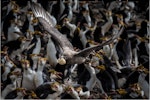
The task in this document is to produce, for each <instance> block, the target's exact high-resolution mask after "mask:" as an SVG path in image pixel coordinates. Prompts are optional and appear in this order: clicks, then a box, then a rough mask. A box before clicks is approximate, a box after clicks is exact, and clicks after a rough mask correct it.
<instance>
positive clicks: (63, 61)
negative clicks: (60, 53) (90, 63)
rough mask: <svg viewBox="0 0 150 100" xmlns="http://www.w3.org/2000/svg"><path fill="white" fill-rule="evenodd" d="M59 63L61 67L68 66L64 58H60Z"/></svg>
mask: <svg viewBox="0 0 150 100" xmlns="http://www.w3.org/2000/svg"><path fill="white" fill-rule="evenodd" d="M57 61H58V63H59V64H60V65H65V64H66V60H65V59H64V58H59V59H58V60H57Z"/></svg>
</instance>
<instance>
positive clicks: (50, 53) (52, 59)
mask: <svg viewBox="0 0 150 100" xmlns="http://www.w3.org/2000/svg"><path fill="white" fill-rule="evenodd" d="M47 58H48V61H49V63H50V65H52V66H56V64H57V57H56V48H55V45H54V44H53V42H52V41H50V43H48V44H47Z"/></svg>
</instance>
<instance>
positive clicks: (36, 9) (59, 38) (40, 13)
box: [31, 3, 73, 49]
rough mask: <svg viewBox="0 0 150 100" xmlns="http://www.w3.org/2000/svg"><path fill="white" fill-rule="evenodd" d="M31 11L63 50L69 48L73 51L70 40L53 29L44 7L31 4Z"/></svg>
mask: <svg viewBox="0 0 150 100" xmlns="http://www.w3.org/2000/svg"><path fill="white" fill-rule="evenodd" d="M31 9H32V11H33V13H34V15H35V17H37V18H38V19H39V21H40V23H41V24H42V25H43V27H44V29H45V30H46V31H47V32H48V33H49V34H50V35H51V36H52V38H54V39H55V40H56V42H58V43H59V44H60V46H61V47H62V48H64V47H69V48H70V49H73V46H72V44H71V43H70V42H69V40H68V39H67V38H66V37H65V36H64V35H62V34H61V33H60V32H59V31H58V30H57V29H55V28H54V27H53V24H52V23H53V22H52V19H51V18H50V16H49V15H48V14H47V12H46V11H45V10H44V9H43V8H42V7H40V6H39V5H38V4H36V3H31Z"/></svg>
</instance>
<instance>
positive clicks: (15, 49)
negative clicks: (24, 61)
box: [2, 37, 26, 59]
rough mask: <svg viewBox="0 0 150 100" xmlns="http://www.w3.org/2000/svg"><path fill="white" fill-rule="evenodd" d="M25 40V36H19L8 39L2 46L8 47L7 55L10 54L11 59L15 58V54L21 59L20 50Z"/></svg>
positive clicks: (22, 48)
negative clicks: (11, 39)
mask: <svg viewBox="0 0 150 100" xmlns="http://www.w3.org/2000/svg"><path fill="white" fill-rule="evenodd" d="M25 42H26V38H25V37H19V38H18V39H17V40H13V41H9V42H8V43H6V44H4V45H3V47H2V48H4V47H5V46H6V47H8V55H10V58H11V59H15V58H16V56H18V57H19V59H21V52H22V51H23V50H24V49H25V48H24V44H25Z"/></svg>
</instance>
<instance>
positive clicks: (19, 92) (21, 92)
mask: <svg viewBox="0 0 150 100" xmlns="http://www.w3.org/2000/svg"><path fill="white" fill-rule="evenodd" d="M25 95H26V90H25V89H24V88H16V89H15V90H13V91H11V92H10V93H8V94H7V95H6V97H5V99H23V97H24V96H25Z"/></svg>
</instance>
